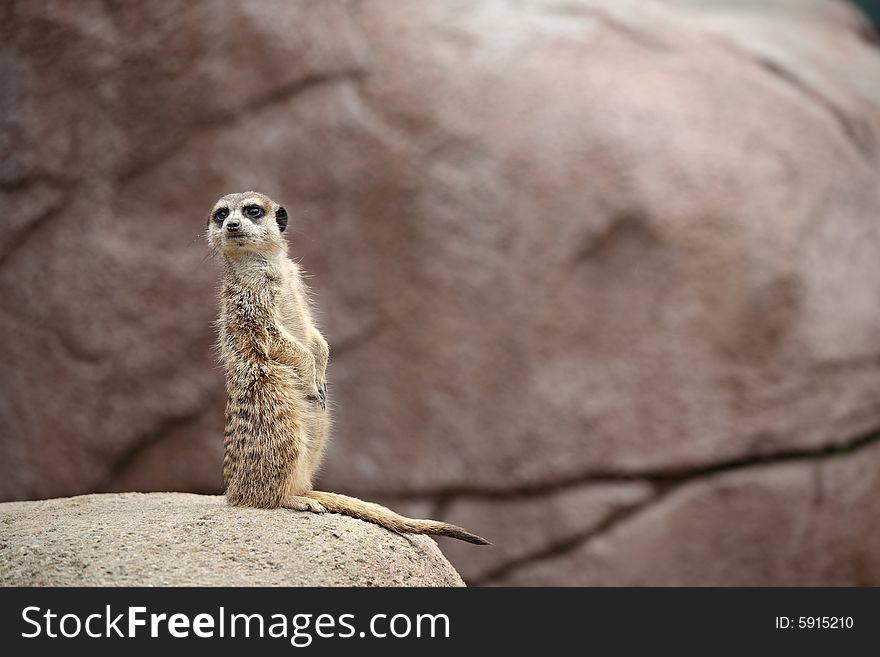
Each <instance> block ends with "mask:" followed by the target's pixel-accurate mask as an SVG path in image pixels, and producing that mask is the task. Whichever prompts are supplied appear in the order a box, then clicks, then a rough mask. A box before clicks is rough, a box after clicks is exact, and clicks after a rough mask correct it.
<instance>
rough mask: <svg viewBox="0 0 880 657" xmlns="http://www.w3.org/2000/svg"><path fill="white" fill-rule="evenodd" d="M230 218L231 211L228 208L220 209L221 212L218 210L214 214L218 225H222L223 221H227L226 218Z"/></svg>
mask: <svg viewBox="0 0 880 657" xmlns="http://www.w3.org/2000/svg"><path fill="white" fill-rule="evenodd" d="M228 216H229V210H228V209H226V208H220V209H219V210H217V212H215V213H214V220H215V221H216V222H217V223H218V224H222V223H223V220H224V219H226V217H228Z"/></svg>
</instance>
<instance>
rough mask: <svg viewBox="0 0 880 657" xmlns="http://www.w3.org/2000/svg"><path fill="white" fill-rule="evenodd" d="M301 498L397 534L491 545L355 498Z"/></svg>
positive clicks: (318, 493)
mask: <svg viewBox="0 0 880 657" xmlns="http://www.w3.org/2000/svg"><path fill="white" fill-rule="evenodd" d="M302 496H303V497H309V498H311V499H313V500H316V501H318V502H320V503H321V504H322V505H323V506H324V508H325V509H327V511H329V512H330V513H339V514H341V515H344V516H350V517H352V518H358V519H359V520H365V521H367V522H371V523H373V524H374V525H379V526H380V527H384V528H385V529H388V530H390V531H393V532H395V533H397V534H431V535H433V536H449V537H451V538H457V539H459V540H461V541H467V542H468V543H473V544H475V545H492V544H491V543H490V542H489V541H487V540H486V539H485V538H482V537H480V536H477V535H476V534H471V533H470V532H469V531H466V530H464V529H462V528H461V527H459V526H457V525H452V524H450V523H448V522H440V521H439V520H421V519H416V518H407V517H406V516H402V515H400V514H398V513H395V512H394V511H392V510H391V509H387V508H385V507H384V506H382V505H380V504H375V503H374V502H364V501H363V500H359V499H358V498H356V497H349V496H348V495H340V494H339V493H325V492H323V491H318V490H312V491H309V492H307V493H303V494H302Z"/></svg>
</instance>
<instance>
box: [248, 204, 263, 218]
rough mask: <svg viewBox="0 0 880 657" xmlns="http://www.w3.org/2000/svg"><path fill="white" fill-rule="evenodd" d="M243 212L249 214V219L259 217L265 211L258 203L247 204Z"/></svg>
mask: <svg viewBox="0 0 880 657" xmlns="http://www.w3.org/2000/svg"><path fill="white" fill-rule="evenodd" d="M244 213H245V214H246V215H247V216H249V217H250V218H251V219H259V218H260V217H262V216H263V215H264V214H266V213H265V212H263V208H261V207H260V206H259V205H249V206H247V207H246V208H245V209H244Z"/></svg>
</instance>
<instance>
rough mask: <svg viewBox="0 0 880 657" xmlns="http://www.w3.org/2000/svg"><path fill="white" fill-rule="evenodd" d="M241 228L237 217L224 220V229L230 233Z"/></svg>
mask: <svg viewBox="0 0 880 657" xmlns="http://www.w3.org/2000/svg"><path fill="white" fill-rule="evenodd" d="M239 229H241V222H240V221H239V220H238V219H230V220H229V221H227V222H226V230H228V231H229V232H230V233H235V232H238V231H239Z"/></svg>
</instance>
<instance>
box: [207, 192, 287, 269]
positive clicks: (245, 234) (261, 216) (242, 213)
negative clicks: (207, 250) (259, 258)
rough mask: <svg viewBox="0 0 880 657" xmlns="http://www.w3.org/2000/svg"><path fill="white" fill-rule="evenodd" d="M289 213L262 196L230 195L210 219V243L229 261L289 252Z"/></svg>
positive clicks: (218, 203)
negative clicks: (284, 234) (285, 235)
mask: <svg viewBox="0 0 880 657" xmlns="http://www.w3.org/2000/svg"><path fill="white" fill-rule="evenodd" d="M285 228H287V210H285V209H284V208H283V207H281V206H280V205H278V204H277V203H276V202H275V201H273V200H272V199H270V198H269V197H268V196H265V195H264V194H260V193H259V192H243V193H240V194H227V195H226V196H224V197H223V198H221V199H220V200H219V201H217V202H216V203H215V204H214V208H213V209H212V210H211V214H210V216H209V217H208V242H209V243H210V244H211V247H212V248H213V249H214V250H215V251H216V252H217V253H222V254H223V255H224V256H226V257H227V258H230V257H231V258H238V257H240V256H243V255H248V254H264V255H271V254H274V253H277V252H278V251H279V250H281V251H283V250H285V249H286V242H285V241H284V237H283V236H282V235H281V233H283V232H284V229H285Z"/></svg>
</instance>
